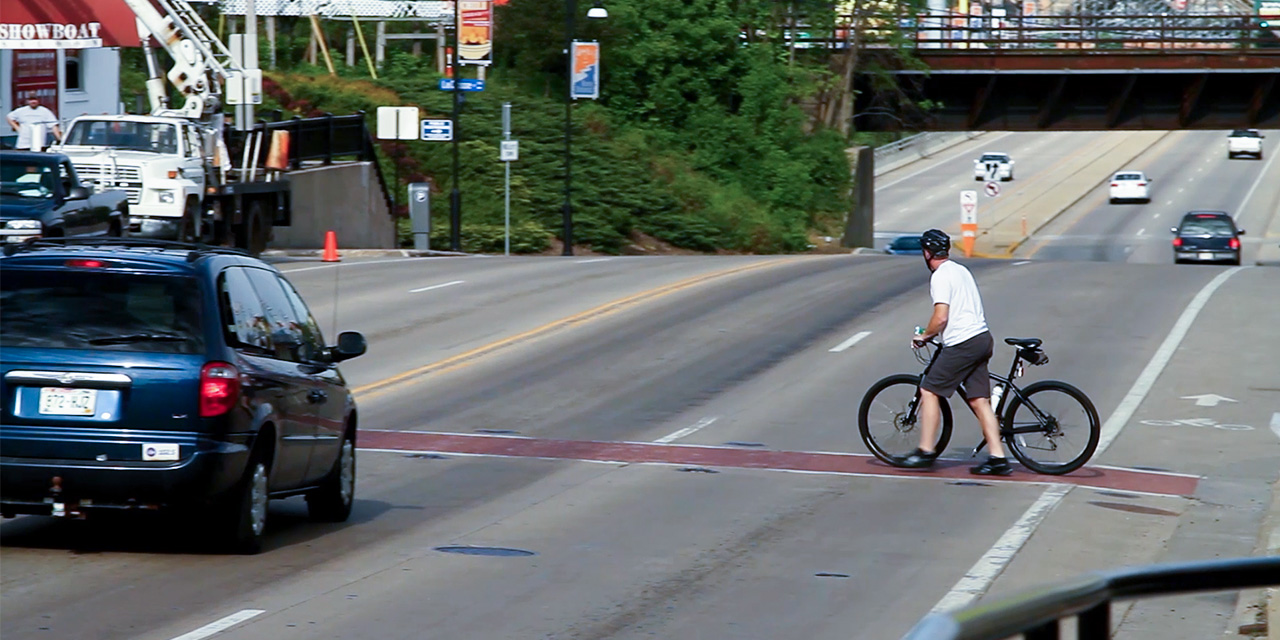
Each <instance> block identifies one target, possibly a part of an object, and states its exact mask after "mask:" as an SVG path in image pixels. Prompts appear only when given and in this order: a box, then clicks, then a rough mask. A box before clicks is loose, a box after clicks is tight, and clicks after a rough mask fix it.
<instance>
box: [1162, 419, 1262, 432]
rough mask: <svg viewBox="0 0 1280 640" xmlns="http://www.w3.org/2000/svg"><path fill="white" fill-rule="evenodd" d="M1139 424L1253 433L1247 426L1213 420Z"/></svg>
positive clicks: (1182, 420)
mask: <svg viewBox="0 0 1280 640" xmlns="http://www.w3.org/2000/svg"><path fill="white" fill-rule="evenodd" d="M1139 424H1145V425H1147V426H1149V427H1200V428H1202V429H1221V430H1223V431H1253V427H1251V426H1249V425H1247V424H1222V423H1219V422H1218V421H1217V420H1214V419H1213V418H1183V419H1181V420H1143V421H1141V422H1140V423H1139Z"/></svg>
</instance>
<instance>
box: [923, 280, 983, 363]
mask: <svg viewBox="0 0 1280 640" xmlns="http://www.w3.org/2000/svg"><path fill="white" fill-rule="evenodd" d="M929 296H930V297H931V298H933V303H934V304H938V303H939V302H941V303H944V304H946V305H948V306H949V307H950V308H949V309H948V313H947V327H946V328H945V329H943V330H942V345H943V346H946V347H953V346H955V345H958V344H960V343H961V342H964V341H965V340H968V339H969V338H972V337H974V336H976V335H978V334H980V333H982V332H984V331H986V330H987V316H986V314H984V313H983V311H982V296H981V295H979V294H978V283H977V282H974V280H973V274H972V273H969V270H968V269H966V268H964V266H963V265H960V264H959V263H956V262H954V261H951V260H947V261H944V262H943V263H942V264H940V265H938V268H937V270H935V271H934V272H933V276H931V277H930V278H929Z"/></svg>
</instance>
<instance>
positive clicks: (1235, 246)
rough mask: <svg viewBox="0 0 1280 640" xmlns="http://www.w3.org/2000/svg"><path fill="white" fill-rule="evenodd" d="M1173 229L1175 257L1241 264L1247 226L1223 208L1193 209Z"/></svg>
mask: <svg viewBox="0 0 1280 640" xmlns="http://www.w3.org/2000/svg"><path fill="white" fill-rule="evenodd" d="M1172 231H1173V235H1174V238H1173V261H1174V263H1183V262H1226V263H1230V264H1235V265H1238V264H1240V236H1242V235H1244V229H1239V228H1237V227H1236V221H1235V219H1234V218H1232V217H1231V215H1230V214H1228V213H1226V212H1223V211H1191V212H1189V213H1187V214H1186V215H1184V216H1182V222H1181V223H1180V224H1179V225H1178V226H1176V227H1174V228H1173V229H1172Z"/></svg>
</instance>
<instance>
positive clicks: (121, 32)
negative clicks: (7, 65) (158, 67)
mask: <svg viewBox="0 0 1280 640" xmlns="http://www.w3.org/2000/svg"><path fill="white" fill-rule="evenodd" d="M136 46H139V42H138V28H137V26H136V24H135V22H134V18H133V11H132V10H131V9H130V8H129V5H127V4H125V3H124V0H5V3H4V10H3V11H0V49H89V48H93V47H136Z"/></svg>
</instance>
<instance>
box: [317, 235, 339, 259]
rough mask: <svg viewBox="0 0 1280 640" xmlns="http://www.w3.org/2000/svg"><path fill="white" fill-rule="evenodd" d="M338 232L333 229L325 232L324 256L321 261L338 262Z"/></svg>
mask: <svg viewBox="0 0 1280 640" xmlns="http://www.w3.org/2000/svg"><path fill="white" fill-rule="evenodd" d="M340 260H341V258H339V257H338V234H337V233H334V232H333V231H326V232H324V256H323V257H322V258H320V261H321V262H338V261H340Z"/></svg>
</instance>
